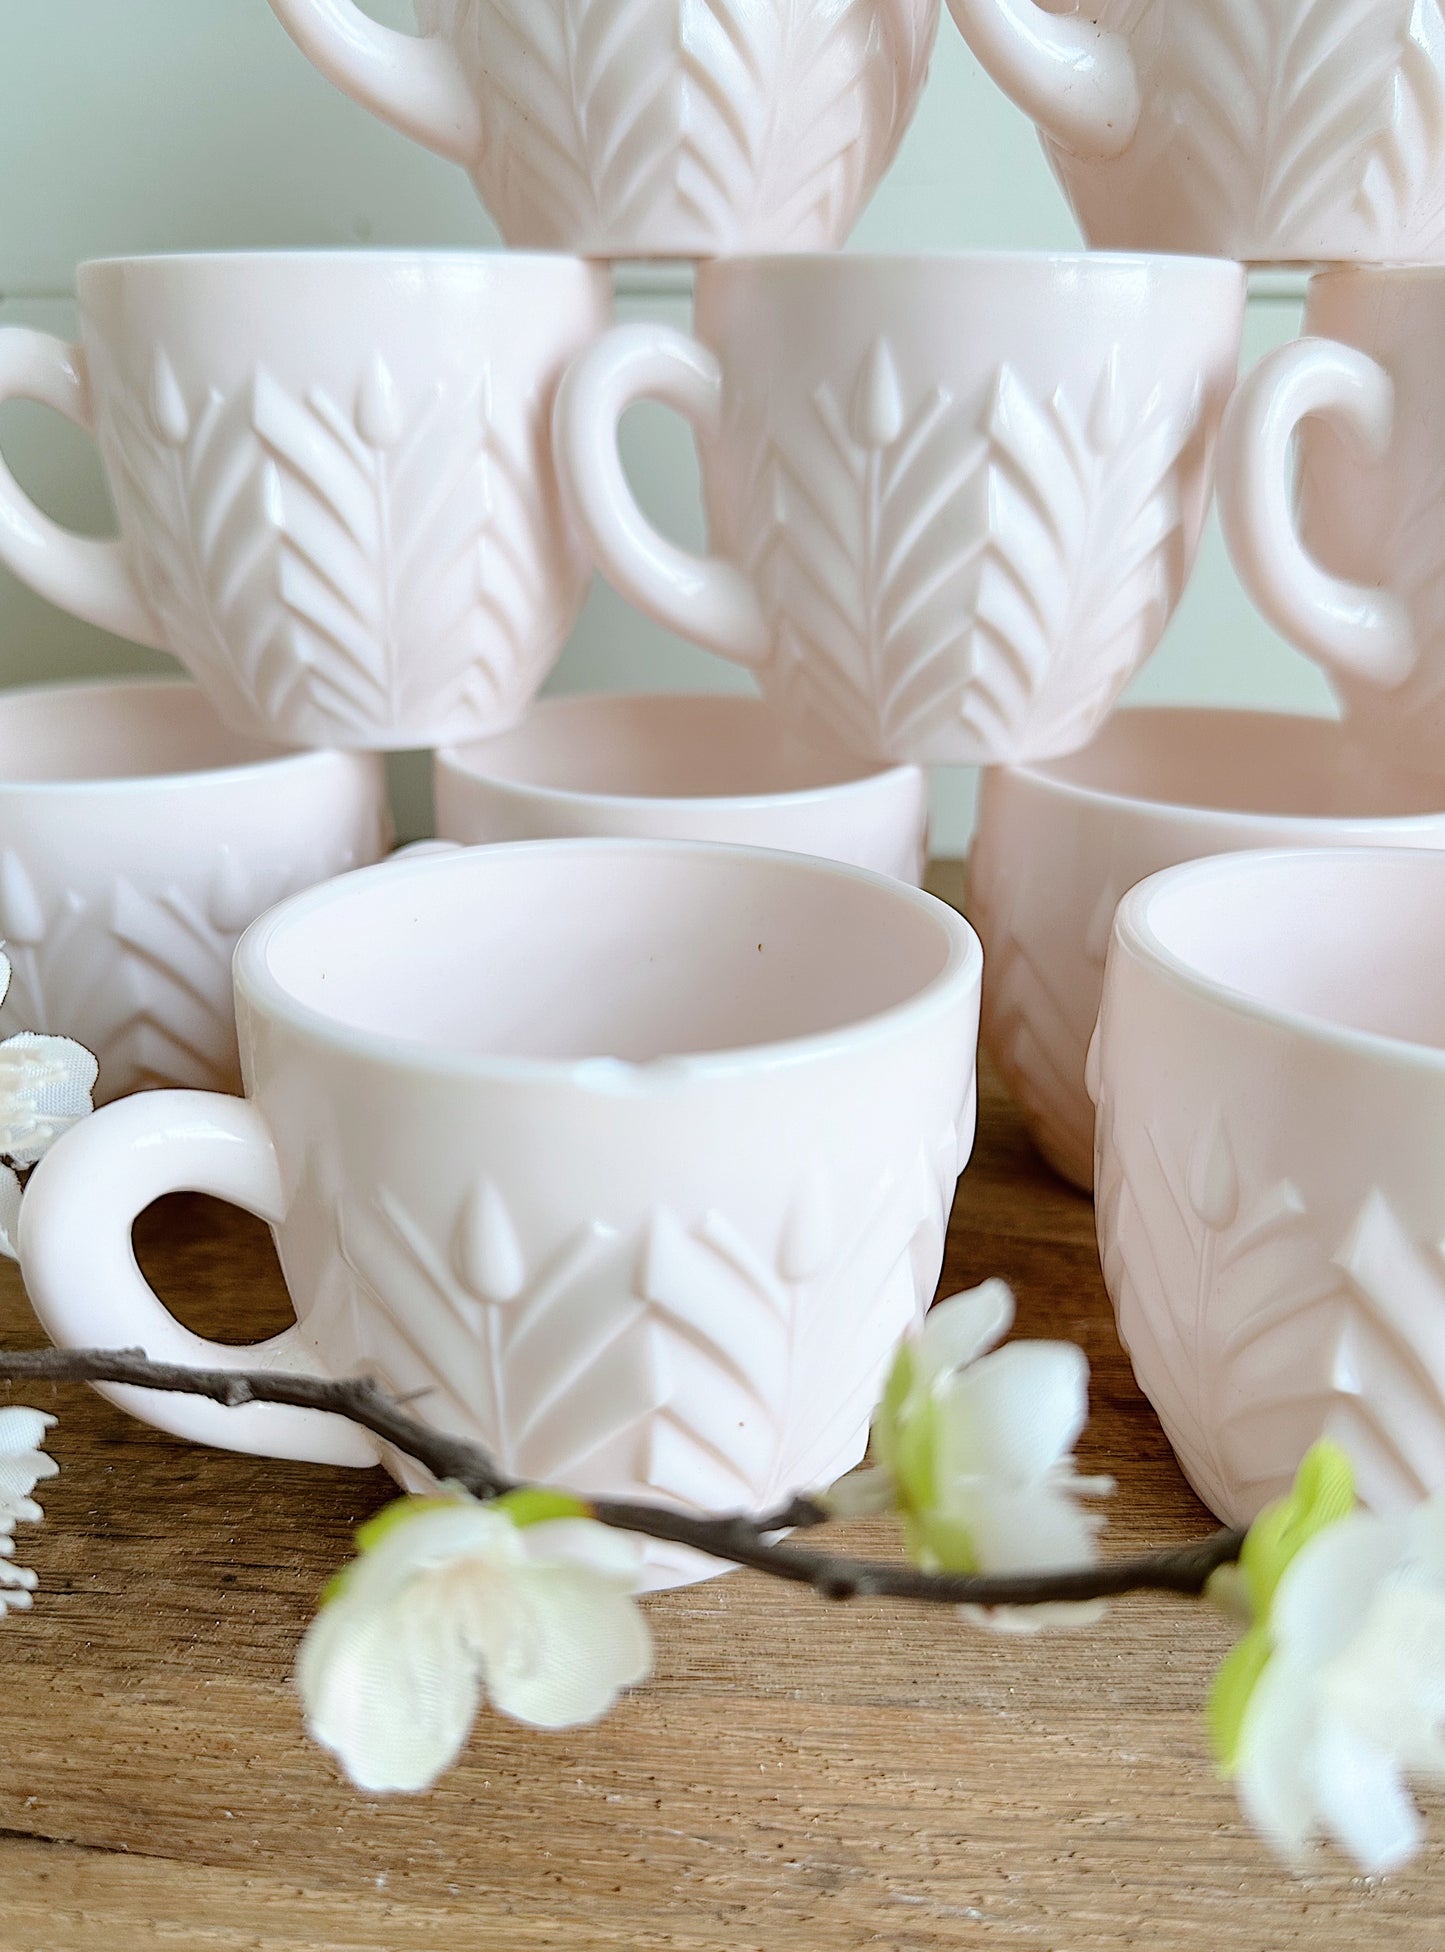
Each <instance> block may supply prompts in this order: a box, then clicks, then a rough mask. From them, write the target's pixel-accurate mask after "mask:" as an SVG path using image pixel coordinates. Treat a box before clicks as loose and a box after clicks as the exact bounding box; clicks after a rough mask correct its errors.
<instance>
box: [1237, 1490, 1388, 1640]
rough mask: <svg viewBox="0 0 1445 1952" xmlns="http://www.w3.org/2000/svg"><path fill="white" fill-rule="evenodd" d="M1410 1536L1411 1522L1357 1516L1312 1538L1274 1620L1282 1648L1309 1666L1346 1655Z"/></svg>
mask: <svg viewBox="0 0 1445 1952" xmlns="http://www.w3.org/2000/svg"><path fill="white" fill-rule="evenodd" d="M1408 1537H1409V1525H1408V1520H1406V1519H1403V1518H1401V1519H1382V1518H1377V1517H1374V1516H1373V1515H1372V1514H1370V1513H1369V1512H1354V1513H1352V1514H1351V1516H1350V1517H1348V1518H1343V1519H1341V1520H1340V1521H1339V1523H1338V1524H1335V1525H1331V1526H1330V1527H1329V1528H1328V1530H1326V1531H1323V1532H1320V1533H1319V1534H1318V1535H1317V1536H1316V1537H1315V1538H1312V1539H1311V1540H1310V1542H1309V1544H1308V1545H1307V1546H1306V1547H1305V1549H1304V1551H1303V1552H1301V1553H1300V1555H1299V1557H1298V1558H1297V1559H1295V1560H1294V1562H1293V1563H1292V1564H1291V1565H1290V1566H1289V1567H1288V1569H1287V1570H1286V1572H1285V1575H1284V1578H1283V1579H1282V1580H1281V1581H1280V1583H1279V1591H1278V1592H1277V1593H1276V1595H1275V1600H1274V1610H1273V1612H1272V1614H1271V1616H1270V1625H1271V1629H1272V1631H1273V1634H1274V1638H1275V1641H1276V1643H1277V1644H1278V1645H1279V1646H1280V1647H1281V1648H1282V1649H1284V1650H1285V1651H1286V1652H1287V1653H1288V1654H1289V1657H1290V1658H1291V1659H1292V1660H1295V1661H1299V1662H1301V1663H1302V1664H1304V1665H1305V1666H1309V1667H1313V1666H1317V1665H1319V1664H1320V1663H1322V1662H1324V1661H1328V1660H1332V1659H1334V1658H1335V1656H1336V1655H1338V1654H1340V1653H1342V1652H1343V1651H1344V1649H1345V1648H1346V1647H1348V1646H1349V1644H1350V1642H1351V1641H1352V1640H1353V1639H1354V1637H1355V1635H1356V1634H1357V1633H1359V1631H1360V1629H1361V1628H1362V1627H1363V1626H1364V1624H1365V1621H1366V1619H1367V1617H1368V1615H1369V1611H1370V1608H1371V1606H1372V1605H1373V1603H1374V1599H1375V1595H1376V1594H1377V1592H1378V1591H1379V1589H1380V1586H1381V1584H1382V1583H1383V1582H1384V1581H1385V1580H1386V1579H1387V1578H1388V1577H1389V1576H1390V1575H1391V1573H1392V1572H1393V1571H1394V1570H1395V1568H1396V1567H1397V1566H1398V1564H1399V1562H1400V1558H1401V1555H1402V1553H1403V1552H1404V1549H1405V1546H1406V1542H1407V1540H1408Z"/></svg>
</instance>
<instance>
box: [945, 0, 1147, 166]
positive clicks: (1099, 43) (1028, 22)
mask: <svg viewBox="0 0 1445 1952" xmlns="http://www.w3.org/2000/svg"><path fill="white" fill-rule="evenodd" d="M948 5H949V11H950V12H951V13H952V15H953V18H954V19H955V21H956V22H957V23H958V30H959V32H960V33H961V34H962V35H963V38H964V39H965V40H966V41H967V42H968V45H969V47H970V48H971V49H972V50H973V52H974V54H975V56H976V57H977V59H978V60H979V61H980V62H981V63H982V65H983V66H984V68H985V69H987V71H988V73H989V74H990V75H992V77H993V79H994V80H995V81H996V82H997V83H998V85H999V87H1000V88H1002V89H1003V91H1004V93H1005V94H1006V95H1008V96H1009V97H1011V99H1012V100H1014V101H1015V102H1017V103H1018V105H1019V107H1020V108H1021V109H1023V110H1024V112H1025V113H1026V114H1027V115H1030V116H1032V118H1033V120H1034V121H1035V122H1037V123H1038V125H1039V127H1040V128H1041V129H1042V130H1043V131H1044V133H1045V135H1048V136H1051V137H1052V138H1053V140H1054V141H1055V142H1057V143H1058V144H1059V145H1060V146H1061V147H1062V148H1064V149H1067V150H1069V151H1071V152H1072V153H1073V154H1074V155H1076V156H1080V157H1082V158H1083V159H1084V160H1085V161H1086V162H1108V161H1111V160H1112V159H1113V158H1114V157H1115V156H1122V155H1123V153H1124V151H1125V150H1126V149H1127V148H1128V147H1129V144H1130V143H1131V142H1132V141H1133V140H1134V135H1135V132H1136V130H1137V129H1138V127H1139V116H1140V112H1141V106H1142V104H1141V100H1140V94H1139V74H1138V70H1137V68H1136V67H1135V65H1134V56H1133V54H1132V53H1131V52H1130V50H1129V43H1128V41H1127V39H1126V38H1125V37H1124V35H1123V34H1119V33H1116V32H1114V31H1113V30H1112V29H1110V28H1107V27H1099V26H1097V25H1096V24H1095V23H1094V22H1093V21H1091V20H1085V19H1082V18H1081V17H1080V16H1079V15H1078V14H1073V13H1068V14H1062V13H1046V12H1045V11H1044V9H1043V8H1042V7H1040V6H1038V5H1037V4H1036V0H948Z"/></svg>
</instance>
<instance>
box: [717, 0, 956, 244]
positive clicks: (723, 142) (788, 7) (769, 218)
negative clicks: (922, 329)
mask: <svg viewBox="0 0 1445 1952" xmlns="http://www.w3.org/2000/svg"><path fill="white" fill-rule="evenodd" d="M914 11H916V9H915V10H914ZM878 12H879V9H878V6H877V0H835V4H833V5H829V6H819V5H817V4H816V0H775V4H774V5H772V6H767V7H764V6H759V5H758V4H757V0H706V4H705V5H700V6H698V7H696V8H695V9H694V10H693V11H692V12H691V14H690V15H689V18H688V26H689V30H690V31H688V32H686V33H685V35H684V40H683V58H684V62H685V67H686V74H687V88H688V93H687V104H686V108H687V115H686V121H685V124H684V130H683V143H682V148H681V152H680V156H679V190H680V193H681V197H682V201H683V203H684V205H685V206H686V207H687V208H688V209H689V210H690V211H692V212H693V213H694V214H695V215H696V216H697V217H698V218H699V219H700V220H701V221H703V222H704V223H706V224H707V225H708V226H709V227H710V228H712V229H714V230H716V231H717V232H718V233H719V234H720V235H726V234H727V230H728V229H729V228H730V227H733V226H736V225H737V224H738V222H739V220H741V223H742V225H743V226H744V227H745V229H746V230H747V232H748V234H749V235H750V236H751V238H752V239H753V240H754V241H755V242H757V243H772V244H777V245H783V244H792V245H794V246H795V247H797V246H799V245H802V244H805V243H811V244H814V245H819V246H826V245H828V244H830V243H841V242H842V240H843V238H844V237H845V236H846V235H847V233H848V231H849V230H850V229H851V228H852V224H853V219H854V217H855V216H856V215H857V213H858V210H859V208H860V207H861V205H862V203H863V200H864V197H865V196H866V195H867V192H868V188H869V186H870V185H871V184H872V183H873V181H874V180H875V178H876V177H877V176H878V175H879V174H880V173H881V171H882V170H883V168H884V167H885V166H886V163H887V159H888V156H889V155H890V154H891V152H892V149H893V147H894V146H895V145H896V142H897V140H898V138H899V137H900V136H901V134H902V131H903V128H904V127H905V125H906V121H907V114H908V110H907V108H905V107H904V106H903V105H902V103H901V102H900V101H899V100H898V99H897V97H896V93H895V91H897V90H898V88H899V71H898V70H897V69H895V68H892V67H891V66H890V65H889V64H888V63H887V62H886V61H885V60H883V59H882V58H880V47H879V24H878ZM898 53H899V54H900V56H901V57H902V59H903V60H904V61H908V60H909V59H910V57H911V58H912V59H913V60H914V61H915V62H916V59H917V54H916V48H915V47H914V46H913V44H912V42H911V40H909V41H905V42H904V43H903V45H901V46H900V47H899V49H898ZM903 73H904V74H908V73H909V70H908V69H904V70H903ZM919 79H920V80H921V77H919ZM906 99H907V101H908V102H909V103H910V104H911V102H912V100H913V99H914V97H913V96H912V95H909V96H908V97H907V98H906ZM880 133H881V135H882V142H881V144H879V145H878V147H879V149H880V151H881V153H876V154H875V153H874V146H875V142H876V141H877V138H878V136H879V134H880ZM734 213H735V214H734Z"/></svg>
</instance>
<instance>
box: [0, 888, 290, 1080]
mask: <svg viewBox="0 0 1445 1952" xmlns="http://www.w3.org/2000/svg"><path fill="white" fill-rule="evenodd" d="M263 906H264V904H263ZM254 912H259V911H254ZM37 924H38V925H37ZM0 936H3V937H4V938H5V939H6V942H7V954H8V955H9V957H10V960H11V964H12V967H13V970H14V979H13V981H12V983H11V986H10V992H9V994H8V996H7V997H6V999H5V1003H4V1006H3V1008H0V1033H3V1034H5V1035H10V1034H12V1033H13V1032H14V1031H17V1030H35V1031H41V1032H45V1033H48V1034H51V1035H64V1036H72V1037H76V1038H78V1039H79V1040H80V1041H81V1042H83V1043H85V1044H86V1045H87V1047H88V1048H89V1049H91V1050H93V1051H94V1052H95V1055H96V1057H97V1058H98V1060H99V1062H100V1079H99V1085H98V1088H97V1094H96V1095H97V1098H98V1099H100V1100H102V1101H103V1100H108V1099H111V1098H115V1097H119V1096H121V1095H123V1094H124V1093H126V1092H129V1091H136V1090H143V1089H145V1088H146V1087H148V1086H152V1085H168V1084H179V1085H187V1086H194V1087H198V1088H200V1087H204V1088H208V1089H212V1090H234V1089H235V1087H236V1084H237V1082H238V1078H239V1064H238V1059H237V1055H236V1026H235V1019H234V1016H233V1014H232V1008H231V955H232V952H233V951H234V949H235V946H236V936H235V934H234V933H233V932H229V931H221V930H218V929H217V928H216V926H215V925H214V924H213V923H212V921H211V920H210V918H209V917H208V916H207V915H206V914H205V913H204V912H203V911H202V910H201V909H199V908H197V906H196V905H195V904H194V902H193V901H192V900H191V899H190V898H189V897H188V896H187V895H186V894H185V893H184V892H183V891H182V890H180V889H179V888H169V889H166V890H164V891H161V892H158V893H145V892H142V891H140V890H138V889H137V888H135V887H133V886H132V885H131V884H130V883H129V882H127V881H124V880H120V881H117V882H116V883H115V885H114V887H113V889H112V890H111V894H110V897H109V899H108V900H107V901H106V902H104V903H102V904H98V905H95V906H92V905H90V904H88V903H87V902H85V901H84V900H83V899H82V897H80V896H79V895H77V894H74V893H65V894H63V895H62V896H61V897H60V899H59V901H58V902H57V903H56V904H55V905H54V907H53V908H51V909H50V911H49V912H47V911H46V909H45V907H44V904H43V903H42V900H41V897H40V895H39V894H38V892H37V891H36V889H35V886H34V883H33V882H32V881H31V879H30V876H29V874H28V872H27V870H26V868H25V866H24V863H23V862H22V861H21V859H20V857H19V856H18V855H17V854H15V853H13V852H10V851H7V852H6V853H5V855H4V857H3V861H0Z"/></svg>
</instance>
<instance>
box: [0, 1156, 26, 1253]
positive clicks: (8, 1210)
mask: <svg viewBox="0 0 1445 1952" xmlns="http://www.w3.org/2000/svg"><path fill="white" fill-rule="evenodd" d="M24 1197H25V1193H24V1189H23V1187H22V1186H21V1184H20V1180H19V1178H18V1176H17V1175H16V1174H15V1173H14V1172H13V1171H12V1170H11V1168H10V1167H9V1166H5V1165H0V1255H3V1256H4V1257H5V1258H6V1259H7V1260H11V1261H18V1260H19V1259H20V1202H21V1200H22V1199H23V1198H24Z"/></svg>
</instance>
